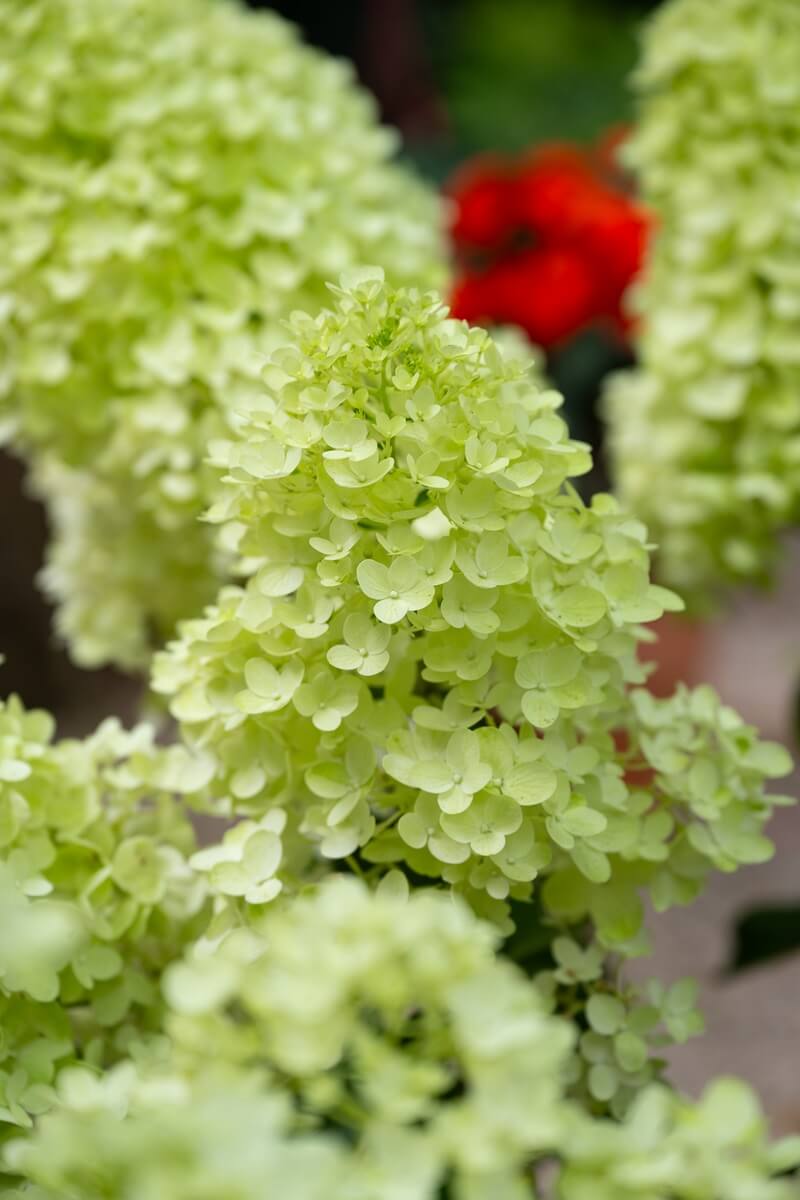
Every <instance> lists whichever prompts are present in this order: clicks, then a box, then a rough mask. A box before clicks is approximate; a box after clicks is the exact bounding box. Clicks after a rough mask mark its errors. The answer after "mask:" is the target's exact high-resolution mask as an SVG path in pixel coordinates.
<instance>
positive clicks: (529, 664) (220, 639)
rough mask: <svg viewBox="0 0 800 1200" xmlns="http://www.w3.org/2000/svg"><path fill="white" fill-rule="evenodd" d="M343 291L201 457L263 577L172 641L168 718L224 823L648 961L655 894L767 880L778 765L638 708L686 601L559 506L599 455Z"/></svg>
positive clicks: (432, 315)
mask: <svg viewBox="0 0 800 1200" xmlns="http://www.w3.org/2000/svg"><path fill="white" fill-rule="evenodd" d="M333 290H334V294H335V307H334V308H333V309H332V310H331V311H325V312H323V313H321V314H320V315H318V316H317V317H316V318H312V317H309V316H305V315H302V314H297V315H295V316H294V317H293V318H292V322H291V330H292V333H293V336H294V345H293V346H292V347H291V348H287V349H282V350H280V351H278V352H277V353H276V354H275V355H274V356H273V358H272V360H271V363H270V366H269V367H268V368H267V370H266V373H265V381H266V386H265V390H264V392H263V394H262V395H261V396H259V397H258V398H254V399H252V400H251V401H250V403H249V405H248V406H247V408H246V410H244V411H243V412H242V413H241V415H240V418H239V429H240V436H239V438H238V439H237V440H233V441H228V442H220V443H218V444H216V445H214V446H213V447H212V457H213V460H214V461H215V462H216V464H217V465H218V467H219V469H220V470H221V472H222V473H223V476H224V485H225V494H224V496H223V497H222V498H221V499H220V501H219V502H218V504H217V505H216V506H215V507H214V509H213V510H212V512H211V514H210V516H211V519H212V520H213V521H216V522H219V523H221V524H223V525H224V527H225V528H224V533H223V538H224V541H225V543H226V546H227V548H228V550H229V551H230V553H231V554H233V555H237V556H238V558H239V560H240V563H241V569H242V571H243V572H245V573H247V574H248V575H249V577H248V579H247V581H246V583H245V584H244V585H243V586H241V587H228V588H225V589H223V591H222V592H221V594H220V596H219V598H218V601H217V603H216V605H214V606H213V607H211V608H210V609H209V610H208V612H207V613H206V615H205V616H204V617H202V618H199V619H194V620H191V621H188V622H186V623H185V624H184V625H183V626H182V629H181V635H180V637H179V639H178V640H176V641H175V642H174V643H172V644H171V645H170V646H169V647H168V648H167V650H166V651H164V652H163V653H162V654H160V655H159V656H158V657H157V659H156V662H155V667H154V686H155V688H156V691H158V692H160V693H162V694H165V695H167V696H169V698H170V703H171V710H172V713H173V715H174V716H175V718H176V719H177V720H178V721H179V722H180V723H181V725H182V728H183V731H184V735H185V737H186V738H187V739H188V741H189V743H190V744H192V745H193V746H195V747H196V748H198V749H201V750H202V752H203V753H204V754H208V755H211V756H213V758H214V759H215V763H216V766H215V768H214V781H213V783H212V789H214V790H215V792H216V810H217V811H218V812H220V813H221V814H224V815H230V814H239V815H243V816H246V817H250V818H261V817H263V816H264V814H267V813H269V812H271V811H273V810H280V812H281V814H284V813H288V815H289V819H290V820H291V821H292V828H294V829H296V830H297V831H298V832H299V834H300V835H301V836H302V837H303V838H305V839H307V840H308V841H310V842H311V843H312V844H314V845H316V846H317V847H318V849H319V850H320V851H321V854H322V856H323V857H325V858H329V859H342V858H347V857H349V856H356V859H357V862H356V865H357V866H359V868H360V869H362V870H365V871H367V872H369V873H371V874H375V875H376V876H378V875H380V874H381V873H382V872H383V871H384V870H385V869H386V867H387V866H391V865H395V864H400V865H402V866H403V867H404V869H406V870H407V871H409V872H411V873H412V876H413V877H419V876H424V877H429V878H433V879H437V880H444V881H445V882H446V883H448V884H450V885H452V886H453V887H454V888H455V889H456V890H458V891H462V892H464V893H466V894H467V895H469V897H470V899H471V902H472V903H473V904H475V905H476V906H477V907H478V908H479V909H480V910H481V911H486V912H487V913H492V914H494V915H495V916H496V917H498V919H502V914H503V912H504V911H505V901H506V900H507V898H508V897H509V896H510V897H511V898H518V899H519V898H522V899H524V898H526V897H529V896H530V895H531V892H532V886H533V883H534V881H535V880H536V879H537V877H538V876H540V875H542V874H547V875H548V876H549V879H548V881H547V887H546V890H545V897H546V899H547V903H548V905H549V906H550V907H551V909H552V911H553V912H554V913H556V914H558V915H559V916H560V915H562V914H564V915H565V916H567V917H571V916H572V915H576V916H581V915H583V914H584V913H585V912H587V911H588V912H589V913H590V914H591V915H592V916H593V917H594V919H595V921H596V923H597V925H598V927H599V929H600V931H601V935H602V936H603V937H604V938H605V939H606V940H608V941H609V942H613V943H615V944H620V943H627V942H630V941H631V940H633V939H635V938H636V936H637V932H638V927H639V922H640V916H641V909H640V905H639V902H638V900H637V893H638V891H639V890H640V889H641V888H642V887H643V886H647V885H649V884H652V886H653V888H654V891H655V892H656V894H657V896H658V897H659V898H662V897H663V898H664V900H665V902H667V903H669V902H673V901H674V900H683V899H687V898H690V897H689V895H688V893H691V895H693V894H694V891H696V889H697V887H698V885H699V882H700V881H701V880H702V877H703V875H704V874H705V873H706V872H707V871H708V869H709V868H710V866H712V865H714V866H723V867H724V868H728V867H731V866H733V865H735V863H736V862H741V861H752V859H753V858H759V857H761V855H762V853H763V850H762V848H763V846H764V840H763V839H762V838H761V836H760V830H761V827H762V825H763V823H764V821H765V820H766V818H767V816H768V814H769V810H770V801H769V800H768V799H767V798H765V796H764V794H763V784H764V780H765V778H766V777H768V776H770V775H771V774H782V773H784V772H785V771H786V770H788V765H789V764H788V756H787V755H786V754H785V753H783V752H782V751H780V750H779V749H777V748H774V747H772V748H771V747H768V748H766V749H764V748H763V747H762V748H761V749H759V748H758V745H759V744H758V743H757V739H756V737H755V733H754V731H753V730H751V729H749V728H748V727H746V726H744V725H743V724H742V723H741V721H739V720H738V718H736V717H735V714H731V713H729V711H728V710H726V709H724V708H723V707H722V706H721V705H720V704H719V702H718V701H717V700H716V698H715V697H714V696H713V693H706V692H702V693H698V694H696V695H693V694H691V693H681V694H679V695H678V696H676V697H675V698H673V700H671V701H654V700H650V701H648V698H647V696H646V695H641V696H639V695H638V694H637V693H636V692H635V691H634V692H633V693H631V692H630V691H629V687H630V685H632V684H638V683H641V682H642V681H643V679H644V673H643V669H642V667H641V665H640V663H639V661H638V660H637V656H636V648H637V643H638V641H639V639H640V638H641V637H642V636H644V635H643V633H642V631H641V628H640V626H639V624H638V623H639V622H640V621H651V620H653V619H655V618H657V617H659V616H660V615H661V613H662V611H663V610H664V608H665V607H670V608H672V607H676V606H677V603H678V602H677V601H676V598H675V597H674V596H673V595H672V593H670V592H667V591H666V590H664V589H663V588H659V587H656V586H654V585H652V584H651V583H650V582H649V580H648V547H647V541H646V532H645V529H644V527H643V526H642V525H641V524H640V523H639V522H638V521H636V520H633V519H631V518H630V517H629V516H627V515H626V514H625V513H623V512H621V511H620V510H619V508H618V506H617V505H616V503H615V502H614V501H613V500H612V499H611V498H609V497H607V496H596V497H595V498H594V500H593V502H592V504H591V506H590V507H587V506H585V505H584V504H583V502H582V501H581V499H580V498H579V497H578V495H577V493H576V492H575V490H574V489H573V488H572V487H571V486H570V484H569V478H570V476H574V475H576V474H579V473H580V472H582V471H584V470H586V469H587V467H588V465H589V456H588V453H587V450H586V447H584V446H582V445H580V444H578V443H575V442H573V441H571V440H570V439H569V437H568V434H567V431H566V427H565V425H564V423H563V421H562V420H561V419H560V417H559V416H558V415H557V411H556V410H557V408H558V405H559V404H560V397H559V396H558V395H556V394H554V393H553V392H550V391H547V390H546V389H544V388H542V387H541V386H540V385H538V384H537V383H536V382H535V380H534V379H533V377H532V376H531V374H530V373H529V371H528V369H527V365H526V363H525V361H524V360H520V359H519V358H518V357H516V355H515V354H514V353H506V354H503V353H501V352H500V350H499V348H498V347H497V346H496V345H495V344H494V343H493V341H492V340H491V338H490V337H489V335H488V334H487V333H485V332H484V331H483V330H479V329H473V330H469V329H468V328H467V327H466V326H464V325H463V324H462V323H461V322H458V321H454V320H452V319H450V318H449V316H448V313H447V310H446V309H445V308H444V307H443V306H442V305H441V303H440V302H439V300H438V298H437V297H436V296H435V295H428V294H420V293H418V292H415V291H406V290H402V289H401V290H393V289H391V288H389V287H387V286H386V285H385V284H384V282H383V280H382V276H381V273H380V271H377V270H365V271H362V272H360V273H356V274H354V275H353V276H351V277H350V278H348V279H343V281H342V286H341V287H339V288H335V289H333ZM679 746H680V747H682V749H681V752H680V753H679V752H678V747H679ZM642 771H646V772H649V775H648V776H647V785H646V786H639V782H638V780H639V779H640V777H641V772H642ZM637 772H639V775H637V774H636V773H637ZM705 782H709V786H708V787H707V788H706V789H705V790H703V785H704V783H705ZM283 819H284V818H283V815H281V817H280V818H279V820H281V821H282V820H283ZM737 839H738V841H737ZM692 889H694V891H693V890H692Z"/></svg>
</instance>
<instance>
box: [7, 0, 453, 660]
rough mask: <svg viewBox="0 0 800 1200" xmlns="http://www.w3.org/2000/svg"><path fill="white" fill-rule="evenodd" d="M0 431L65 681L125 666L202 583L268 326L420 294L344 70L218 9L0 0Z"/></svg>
mask: <svg viewBox="0 0 800 1200" xmlns="http://www.w3.org/2000/svg"><path fill="white" fill-rule="evenodd" d="M0 54H2V59H3V62H4V64H5V68H4V74H3V80H2V82H1V83H0V97H1V102H0V110H2V111H1V112H0V177H2V180H3V195H2V198H0V293H2V300H1V301H0V306H1V307H2V353H1V354H0V357H2V362H3V367H2V371H0V421H2V426H3V432H4V433H5V434H8V432H9V431H10V432H11V435H12V440H13V445H14V446H15V448H17V449H18V450H20V451H21V452H22V453H23V454H24V455H25V456H26V457H28V458H30V459H32V465H33V468H34V470H33V477H34V482H35V486H36V487H37V489H38V490H39V492H40V493H41V494H42V495H43V497H44V498H45V500H46V502H47V504H48V507H49V508H50V509H51V510H52V513H53V521H54V527H55V545H54V548H53V550H52V553H51V558H50V563H49V568H48V571H47V574H46V577H45V578H46V584H47V588H48V590H49V592H50V593H51V594H52V595H53V596H54V598H56V600H57V601H58V603H59V605H60V606H61V608H60V617H59V624H60V628H61V632H62V633H63V635H64V636H65V638H66V640H67V641H68V643H69V644H70V648H71V650H72V653H73V655H74V656H75V657H76V658H77V659H78V661H79V662H80V663H81V664H82V665H84V666H96V665H98V664H100V663H103V662H106V661H112V662H117V663H120V664H122V665H124V666H126V667H132V666H141V665H142V664H143V663H146V661H147V658H148V652H149V650H150V649H151V647H152V645H153V644H154V643H155V644H156V645H158V644H161V643H162V642H163V640H164V639H165V638H166V637H167V636H168V635H169V634H170V633H171V632H172V630H173V628H174V624H175V621H176V620H177V619H178V617H181V616H189V615H190V614H191V613H192V612H194V611H199V610H200V609H201V608H202V606H203V604H205V603H208V602H209V601H210V600H211V599H213V597H214V595H215V593H216V591H217V589H218V587H219V584H220V582H221V581H222V580H223V579H225V578H226V577H227V566H228V564H227V562H226V561H225V559H224V558H220V557H219V556H218V555H217V554H216V551H215V548H214V544H213V540H212V537H211V535H210V531H209V530H208V529H207V528H206V527H204V526H202V525H201V524H199V523H198V518H199V516H200V515H201V513H202V512H203V510H204V509H205V508H206V507H207V505H208V504H209V502H210V500H211V497H212V494H213V493H212V492H211V491H210V490H209V489H210V486H211V483H212V479H211V478H210V477H209V474H208V472H207V471H206V470H205V468H204V465H203V459H204V455H205V449H206V445H207V442H208V439H209V437H211V436H221V435H224V433H225V431H226V428H227V426H226V413H227V412H228V411H229V409H230V408H231V407H232V406H234V405H235V404H236V403H238V402H239V401H241V399H242V397H243V396H246V395H247V394H248V393H252V392H253V391H254V390H258V388H259V382H258V374H259V371H260V369H261V366H262V364H263V361H264V358H265V355H266V354H267V353H268V352H269V351H270V350H271V349H273V348H274V347H275V345H277V344H279V343H280V341H281V340H282V336H283V334H282V328H281V322H282V321H283V319H284V318H285V317H286V316H287V315H288V314H289V313H290V312H291V311H292V309H293V308H296V307H302V308H307V309H309V310H311V311H315V310H316V308H317V307H318V306H319V304H320V303H321V302H322V301H323V300H324V298H325V295H326V292H325V288H324V283H325V280H327V279H329V278H331V277H332V276H335V275H336V274H337V273H338V272H339V271H340V270H342V269H343V268H345V267H348V266H353V265H357V264H359V263H361V262H363V261H368V262H378V263H380V264H381V265H382V266H384V267H385V268H386V270H387V273H388V274H389V276H390V277H391V278H393V279H395V280H396V281H397V282H417V281H421V282H423V283H424V284H434V283H439V282H441V281H442V279H443V276H444V261H443V260H444V253H443V247H442V244H441V238H440V229H439V226H440V208H439V204H438V202H437V200H436V198H435V197H434V196H433V195H432V194H431V193H430V192H429V191H428V189H427V188H425V187H424V186H423V185H422V184H421V183H419V182H417V181H416V180H415V179H414V178H413V177H412V176H411V175H410V174H409V173H408V172H407V171H406V170H404V169H402V168H400V167H399V166H397V165H395V164H393V163H392V161H391V159H392V156H393V154H394V151H395V149H396V144H397V138H396V135H395V134H394V133H393V132H392V131H390V130H387V129H383V128H381V127H380V126H379V125H378V122H377V118H376V113H375V105H374V102H373V101H372V99H371V98H370V97H369V96H368V94H367V93H366V92H364V91H362V90H360V89H359V88H358V87H356V86H355V84H354V80H353V74H352V69H351V68H350V67H349V66H348V65H347V64H345V63H343V62H340V61H335V60H333V59H331V58H327V57H326V56H324V55H323V54H321V53H320V52H319V51H317V50H314V49H311V48H310V47H306V46H304V45H302V44H301V43H300V41H299V39H298V36H297V33H296V31H295V30H294V28H293V27H292V26H291V25H289V24H288V23H286V22H285V21H283V20H282V19H280V18H279V17H277V16H276V15H274V14H267V13H258V14H257V13H253V12H248V10H247V9H246V8H245V7H244V5H241V6H239V5H237V4H235V3H232V2H231V3H219V2H217V0H176V2H175V3H170V4H163V3H161V0H114V3H113V4H106V3H104V2H103V0H57V2H53V0H30V2H29V0H0Z"/></svg>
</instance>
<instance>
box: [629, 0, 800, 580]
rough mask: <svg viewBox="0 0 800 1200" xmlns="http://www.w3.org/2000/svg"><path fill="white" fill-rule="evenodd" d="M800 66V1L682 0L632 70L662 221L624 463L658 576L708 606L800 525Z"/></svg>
mask: <svg viewBox="0 0 800 1200" xmlns="http://www.w3.org/2000/svg"><path fill="white" fill-rule="evenodd" d="M798 60H800V9H798V6H797V5H796V4H795V3H794V2H793V0H721V3H716V0H670V3H667V4H665V5H664V7H663V8H661V9H660V10H659V11H658V12H657V13H656V15H655V17H654V18H653V20H652V22H651V24H650V25H649V27H648V28H647V31H646V37H645V53H644V61H643V63H642V65H641V67H640V69H639V71H638V74H637V76H636V84H637V87H638V90H639V92H640V95H641V115H640V121H639V126H638V129H637V131H636V133H635V136H634V138H633V141H632V143H631V144H630V148H629V151H628V154H629V160H630V163H631V165H632V166H634V167H635V168H636V170H637V171H638V174H639V179H640V182H641V186H642V190H643V194H644V198H645V200H646V201H647V203H648V204H649V205H650V206H651V207H652V209H653V210H654V213H655V215H656V218H657V222H658V227H657V233H656V236H655V238H654V241H653V247H652V253H651V256H650V261H649V264H648V266H647V269H646V272H645V282H644V284H643V285H642V286H641V289H640V294H639V298H638V305H637V307H638V308H639V310H640V312H641V327H640V333H639V349H640V356H641V364H640V366H639V367H638V368H636V369H635V370H633V371H631V372H628V373H626V374H623V375H621V376H620V377H618V379H617V380H616V382H615V383H614V384H613V386H612V387H611V389H610V395H609V397H608V411H609V417H610V423H611V440H612V449H613V465H614V468H615V473H616V480H617V484H618V488H619V492H620V494H621V495H622V497H623V498H624V500H625V501H626V502H627V503H629V504H630V505H631V506H632V507H633V509H634V511H635V512H637V513H638V514H639V515H641V516H642V517H643V519H644V520H646V521H647V524H648V527H649V528H650V530H651V532H652V533H653V536H654V539H655V540H656V541H657V542H658V543H659V565H660V573H661V576H662V577H663V578H664V579H665V580H666V581H668V582H670V583H672V584H674V585H676V586H678V587H680V588H681V589H683V590H685V591H687V592H688V593H690V594H691V593H693V594H695V595H696V596H697V598H698V599H701V600H702V599H705V598H707V596H708V595H709V594H710V593H713V592H714V591H715V590H716V589H717V588H718V586H719V585H720V583H722V582H724V581H726V580H727V581H735V580H741V579H745V578H748V577H750V578H754V577H755V578H758V577H763V576H764V575H765V574H766V573H767V572H768V570H769V568H770V566H771V564H772V561H773V559H774V555H775V551H776V535H777V534H778V532H779V531H780V529H781V528H782V527H785V526H787V525H789V524H794V523H796V522H797V521H798V518H800V359H799V358H798V351H797V336H796V329H797V317H798V312H799V311H800V195H799V193H798V186H797V162H798V155H799V154H800V76H798V71H797V62H798Z"/></svg>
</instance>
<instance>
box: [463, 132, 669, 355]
mask: <svg viewBox="0 0 800 1200" xmlns="http://www.w3.org/2000/svg"><path fill="white" fill-rule="evenodd" d="M620 136H621V135H620V133H619V131H615V132H614V133H613V134H612V135H610V136H609V137H607V138H606V139H604V141H603V142H601V143H600V145H599V146H598V147H597V148H596V150H594V151H593V152H589V151H584V150H582V149H580V148H578V147H577V146H573V145H570V144H551V145H546V146H542V147H539V148H538V149H537V150H535V151H533V152H532V153H530V154H527V155H525V156H523V157H521V158H518V159H514V160H512V159H506V160H504V159H500V158H497V157H494V158H481V159H477V160H475V161H474V162H472V163H470V164H468V165H467V167H465V168H463V169H462V170H461V171H460V172H459V173H458V174H457V175H456V176H455V177H454V179H453V181H452V183H451V185H450V188H449V192H450V195H451V197H452V199H453V201H454V206H453V211H454V216H453V222H452V226H451V233H452V238H453V245H454V248H455V253H456V260H457V263H458V266H459V271H458V279H457V282H456V285H455V288H454V292H453V298H452V303H453V312H454V315H456V316H459V317H463V318H464V319H466V320H468V321H473V322H484V323H488V324H492V323H493V324H509V323H513V324H516V325H519V326H521V327H522V328H523V329H524V330H525V331H526V332H527V333H528V335H529V336H530V338H531V339H532V340H533V341H536V342H538V343H539V345H541V346H544V347H545V348H547V347H551V346H554V345H556V344H558V343H559V342H563V341H564V340H566V339H567V338H569V337H570V336H572V335H573V334H575V333H576V332H578V331H579V330H580V329H582V328H584V327H585V326H587V325H589V324H592V323H595V322H605V323H606V324H607V325H610V326H612V327H613V328H614V329H616V331H617V332H618V333H624V332H625V330H626V328H627V321H626V318H625V316H624V313H623V309H622V299H623V295H624V293H625V290H626V288H627V287H628V285H629V283H630V282H631V280H632V279H633V278H634V277H635V276H636V274H637V273H638V271H639V270H640V268H641V264H642V259H643V256H644V250H645V243H646V238H647V232H648V221H647V217H646V215H645V213H644V210H643V209H642V207H641V206H640V205H639V204H638V203H637V202H636V201H635V200H634V199H633V198H631V196H630V195H629V194H628V192H627V190H626V184H625V179H624V176H623V174H622V173H621V172H620V170H619V168H618V167H617V166H616V164H615V160H614V152H615V149H616V147H617V146H618V144H619V141H620Z"/></svg>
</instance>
